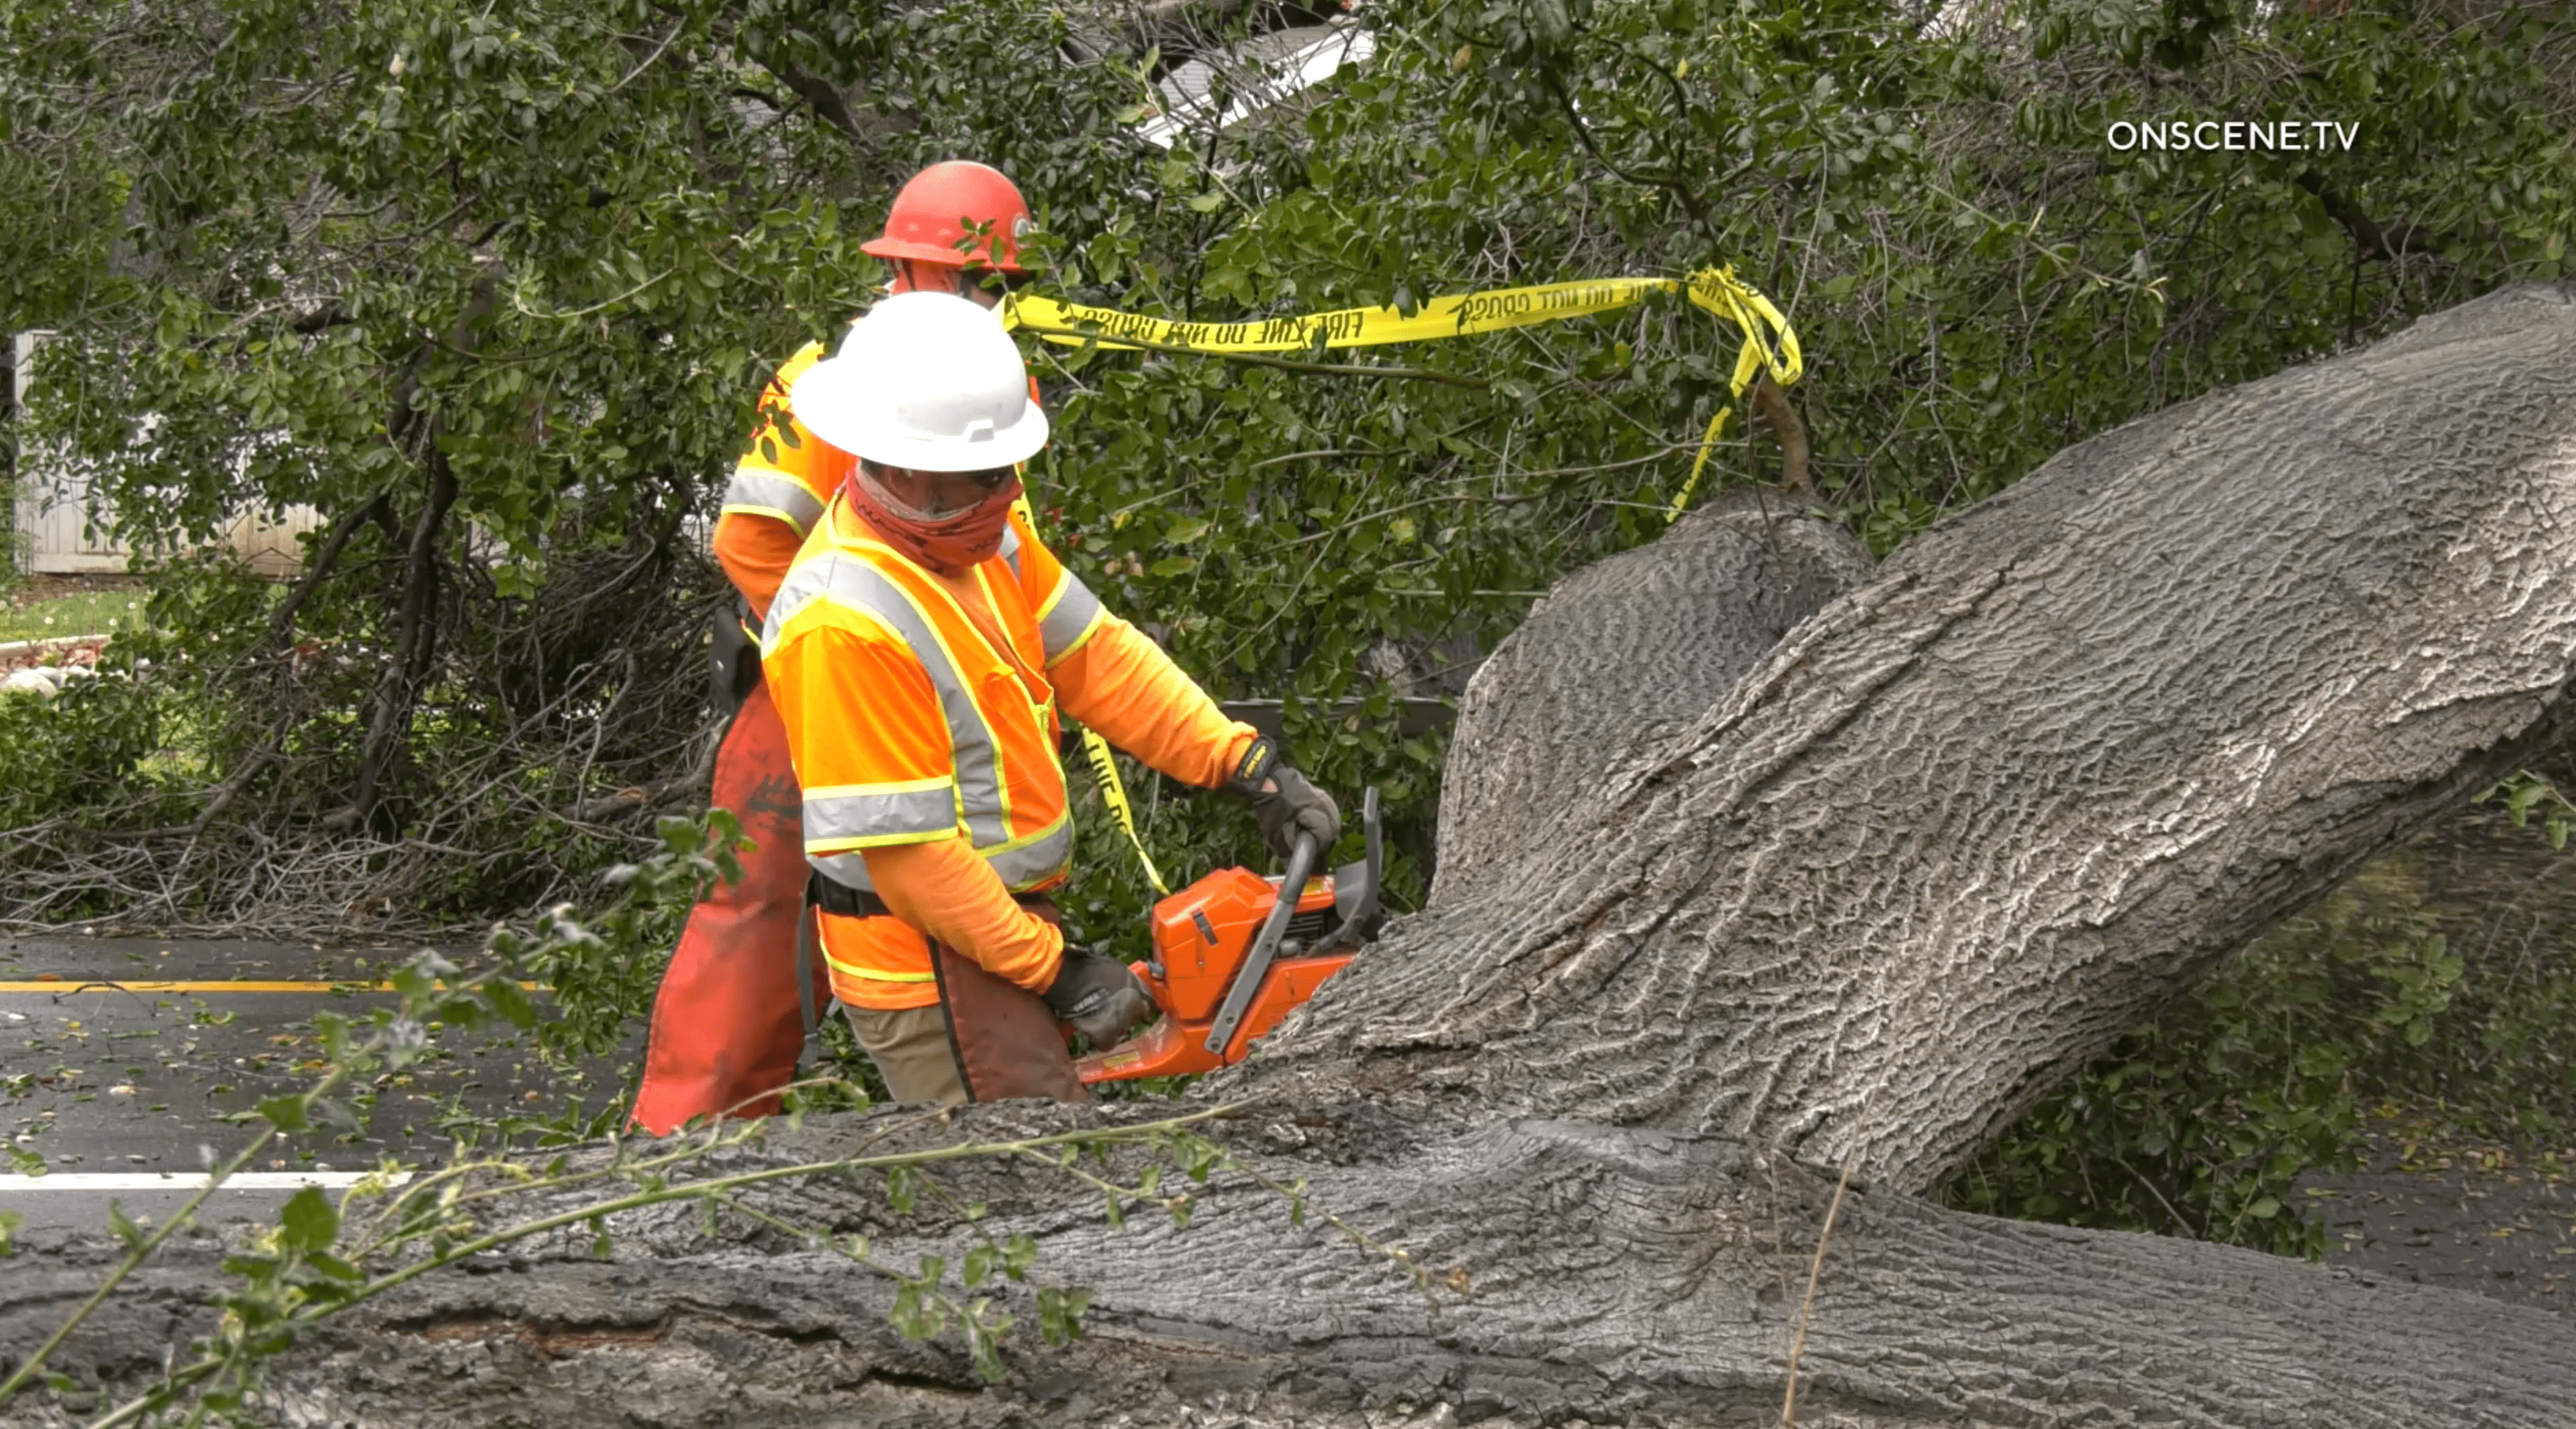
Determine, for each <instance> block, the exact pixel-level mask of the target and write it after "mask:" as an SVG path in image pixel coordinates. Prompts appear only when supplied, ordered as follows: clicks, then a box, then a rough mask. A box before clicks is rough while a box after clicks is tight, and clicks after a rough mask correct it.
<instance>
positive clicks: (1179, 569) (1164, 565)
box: [1145, 556, 1199, 580]
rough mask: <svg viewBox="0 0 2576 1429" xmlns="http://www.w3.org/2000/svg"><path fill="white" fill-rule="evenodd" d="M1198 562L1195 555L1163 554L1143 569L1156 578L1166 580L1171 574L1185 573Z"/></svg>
mask: <svg viewBox="0 0 2576 1429" xmlns="http://www.w3.org/2000/svg"><path fill="white" fill-rule="evenodd" d="M1198 563H1199V558H1198V557H1196V556H1165V557H1164V558H1162V559H1161V560H1159V561H1156V562H1155V563H1154V564H1152V565H1150V566H1147V567H1146V568H1145V569H1146V570H1147V571H1148V572H1150V573H1151V574H1152V575H1154V576H1155V577H1156V578H1157V579H1161V580H1168V579H1170V578H1171V577H1173V576H1178V575H1187V574H1188V573H1189V571H1190V569H1191V568H1192V567H1194V566H1196V565H1197V564H1198Z"/></svg>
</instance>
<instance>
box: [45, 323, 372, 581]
mask: <svg viewBox="0 0 2576 1429" xmlns="http://www.w3.org/2000/svg"><path fill="white" fill-rule="evenodd" d="M50 336H52V334H51V333H46V332H22V333H19V334H17V335H16V336H15V338H14V340H13V341H12V342H11V344H10V358H11V361H10V365H9V374H10V394H11V407H12V410H13V411H23V410H24V409H25V405H26V395H27V394H28V393H29V392H30V391H32V390H34V384H35V375H36V349H37V347H38V346H39V345H40V344H41V343H42V342H43V341H44V339H46V338H48V337H50ZM16 456H17V461H16V473H17V493H16V494H17V501H16V503H15V504H16V512H15V515H16V523H15V524H16V531H15V534H16V540H15V542H14V544H15V546H16V547H17V553H18V559H19V561H20V562H21V565H20V569H22V570H25V571H29V572H32V573H36V574H43V575H74V574H83V573H114V572H119V571H123V570H124V569H125V568H126V563H127V562H128V561H129V560H131V559H132V557H133V552H132V551H130V550H128V549H127V548H126V547H125V546H124V545H122V544H121V543H119V542H117V541H114V540H111V539H110V538H109V536H108V534H107V524H108V523H107V522H106V520H105V519H104V517H105V515H106V513H105V512H103V511H101V510H99V509H98V508H97V503H96V502H94V501H93V500H92V498H91V494H90V486H89V477H88V475H87V474H86V473H84V472H82V471H81V470H80V469H79V466H78V464H77V463H74V462H70V461H66V460H63V459H62V458H61V457H60V456H59V454H56V453H50V452H48V451H46V450H45V449H44V448H43V447H42V446H40V445H37V444H34V443H31V442H29V441H28V440H27V439H26V437H25V435H24V433H23V430H22V431H21V433H20V435H19V438H18V448H17V453H16ZM320 524H321V515H320V513H319V512H317V511H315V510H314V509H313V508H312V507H310V506H290V507H288V508H287V509H286V511H285V512H284V513H283V515H282V516H281V517H280V519H277V520H270V519H269V518H268V517H267V516H266V515H265V514H264V513H260V512H244V513H242V514H241V515H239V516H236V517H234V518H233V520H232V521H231V522H230V523H229V524H228V525H226V526H225V528H224V531H223V534H222V535H221V536H219V537H218V538H217V540H218V541H219V542H220V543H221V544H224V545H228V546H230V547H231V548H232V549H233V551H234V552H235V553H236V554H238V555H239V556H240V557H241V558H242V559H243V560H244V561H247V562H248V563H249V564H250V567H251V569H253V570H255V571H257V572H259V573H260V574H262V575H265V576H287V575H292V574H294V573H295V572H296V571H297V570H299V569H301V568H302V566H303V553H302V548H301V547H300V546H299V545H298V544H297V541H296V538H297V537H298V536H300V535H302V534H304V533H305V532H307V531H311V530H314V529H316V528H317V527H319V526H320Z"/></svg>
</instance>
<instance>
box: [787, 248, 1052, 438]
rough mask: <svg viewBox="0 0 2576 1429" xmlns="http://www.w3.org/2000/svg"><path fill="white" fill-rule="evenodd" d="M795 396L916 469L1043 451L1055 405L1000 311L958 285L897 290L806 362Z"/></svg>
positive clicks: (801, 411) (833, 427)
mask: <svg viewBox="0 0 2576 1429" xmlns="http://www.w3.org/2000/svg"><path fill="white" fill-rule="evenodd" d="M787 406H788V409H789V410H790V411H793V412H794V413H795V414H796V420H798V421H800V422H802V423H804V424H805V426H806V427H807V428H808V429H809V430H811V431H812V432H813V433H814V434H815V435H816V436H818V437H821V438H822V439H823V440H825V441H827V442H830V443H831V444H832V445H834V446H836V447H839V448H840V449H841V450H843V451H845V452H849V453H850V454H852V455H853V456H859V457H864V458H866V459H867V460H869V461H872V462H876V463H879V464H880V465H884V466H900V467H909V468H911V469H912V470H915V471H989V470H991V469H993V468H995V467H1004V466H1011V465H1015V464H1017V463H1019V462H1023V461H1026V460H1028V459H1029V458H1030V457H1032V456H1035V455H1037V453H1038V450H1039V449H1040V448H1042V447H1044V446H1045V445H1046V442H1047V419H1046V413H1045V412H1043V411H1040V410H1039V409H1038V404H1037V403H1035V402H1032V401H1030V400H1029V374H1028V369H1027V368H1026V367H1024V366H1022V365H1021V362H1020V349H1019V345H1018V344H1017V343H1014V342H1013V341H1011V335H1010V334H1009V333H1006V332H1004V331H1003V330H1002V323H1001V319H999V318H998V317H996V316H995V315H994V314H993V313H991V312H990V311H987V310H986V309H985V308H983V307H981V306H979V305H977V304H976V303H974V302H973V301H971V300H969V299H966V298H961V297H958V296H957V295H956V294H954V293H927V292H916V293H897V294H895V295H894V296H892V297H889V298H885V299H882V300H880V301H879V302H878V303H877V305H876V306H875V307H872V308H870V309H868V313H867V316H865V317H863V318H860V319H859V320H858V321H857V322H856V323H854V324H852V325H851V327H850V334H849V336H848V337H845V338H843V339H842V340H841V350H840V351H839V352H838V353H835V354H834V355H832V356H831V357H828V358H825V359H824V360H823V361H821V362H817V363H815V364H814V365H813V366H812V367H810V368H807V369H806V371H805V375H804V376H802V377H800V378H798V379H797V380H796V385H795V386H794V387H793V388H792V389H790V390H789V391H788V394H787Z"/></svg>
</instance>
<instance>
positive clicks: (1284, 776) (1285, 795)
mask: <svg viewBox="0 0 2576 1429" xmlns="http://www.w3.org/2000/svg"><path fill="white" fill-rule="evenodd" d="M1220 787H1222V788H1223V789H1224V790H1225V791H1226V792H1227V793H1229V794H1232V795H1234V796H1235V797H1236V798H1238V799H1241V800H1243V801H1244V802H1245V803H1247V804H1250V805H1251V806H1252V817H1253V818H1254V819H1256V820H1258V821H1259V822H1260V824H1261V841H1262V842H1264V843H1266V844H1268V845H1270V851H1271V852H1272V853H1275V854H1277V855H1279V856H1280V857H1281V858H1286V857H1287V856H1288V853H1289V850H1291V849H1293V848H1295V847H1296V845H1297V835H1298V834H1299V833H1301V832H1303V833H1310V834H1313V835H1314V836H1315V848H1316V853H1317V856H1318V857H1319V858H1320V857H1327V856H1330V854H1331V853H1332V850H1333V840H1335V839H1338V838H1340V837H1341V836H1342V811H1341V809H1340V808H1338V807H1337V806H1335V805H1334V803H1333V796H1332V795H1330V794H1327V793H1325V792H1324V791H1323V790H1321V789H1318V788H1316V787H1315V786H1314V784H1313V783H1312V782H1310V781H1309V780H1308V779H1307V778H1306V776H1305V775H1303V774H1300V773H1298V772H1297V771H1296V770H1294V769H1291V768H1289V767H1288V762H1287V761H1286V760H1284V759H1281V758H1280V757H1279V746H1278V745H1276V744H1273V743H1272V742H1271V740H1270V737H1269V736H1268V735H1261V736H1258V737H1256V738H1255V739H1254V740H1253V741H1252V743H1251V745H1250V746H1249V747H1247V748H1246V749H1245V750H1244V751H1243V757H1242V758H1241V759H1239V760H1236V761H1235V765H1234V775H1233V777H1232V778H1229V779H1227V780H1226V781H1225V783H1224V784H1223V785H1221V786H1220Z"/></svg>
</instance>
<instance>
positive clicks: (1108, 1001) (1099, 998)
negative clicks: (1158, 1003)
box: [1039, 943, 1154, 1051]
mask: <svg viewBox="0 0 2576 1429" xmlns="http://www.w3.org/2000/svg"><path fill="white" fill-rule="evenodd" d="M1039 996H1041V997H1044V998H1045V999H1046V1005H1047V1006H1049V1007H1051V1008H1053V1009H1055V1015H1056V1016H1058V1017H1061V1018H1063V1019H1064V1020H1065V1021H1067V1022H1070V1023H1072V1024H1073V1030H1074V1031H1076V1032H1079V1033H1081V1034H1082V1035H1083V1036H1085V1037H1088V1038H1090V1039H1091V1046H1092V1050H1094V1051H1098V1050H1100V1049H1101V1048H1103V1047H1112V1046H1116V1045H1117V1044H1118V1043H1119V1042H1120V1041H1121V1040H1123V1039H1124V1038H1125V1037H1126V1035H1127V1029H1128V1028H1131V1027H1133V1026H1135V1025H1136V1024H1137V1023H1139V1022H1142V1021H1144V1020H1145V1018H1146V1017H1147V1016H1148V1015H1150V1014H1151V1013H1152V1012H1153V1010H1154V1000H1153V999H1152V998H1150V997H1148V996H1146V995H1145V985H1144V984H1143V983H1141V982H1138V981H1137V980H1136V975H1135V974H1134V973H1132V972H1129V971H1128V970H1127V965H1126V964H1124V963H1120V962H1116V961H1113V960H1111V959H1109V958H1104V957H1102V956H1101V955H1100V954H1098V953H1095V952H1093V951H1091V950H1090V949H1089V948H1085V947H1078V946H1076V945H1074V944H1071V943H1067V944H1066V945H1065V949H1064V965H1063V966H1061V967H1059V968H1057V969H1056V974H1055V981H1053V982H1051V983H1048V984H1047V990H1046V991H1045V992H1043V993H1040V994H1039Z"/></svg>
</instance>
